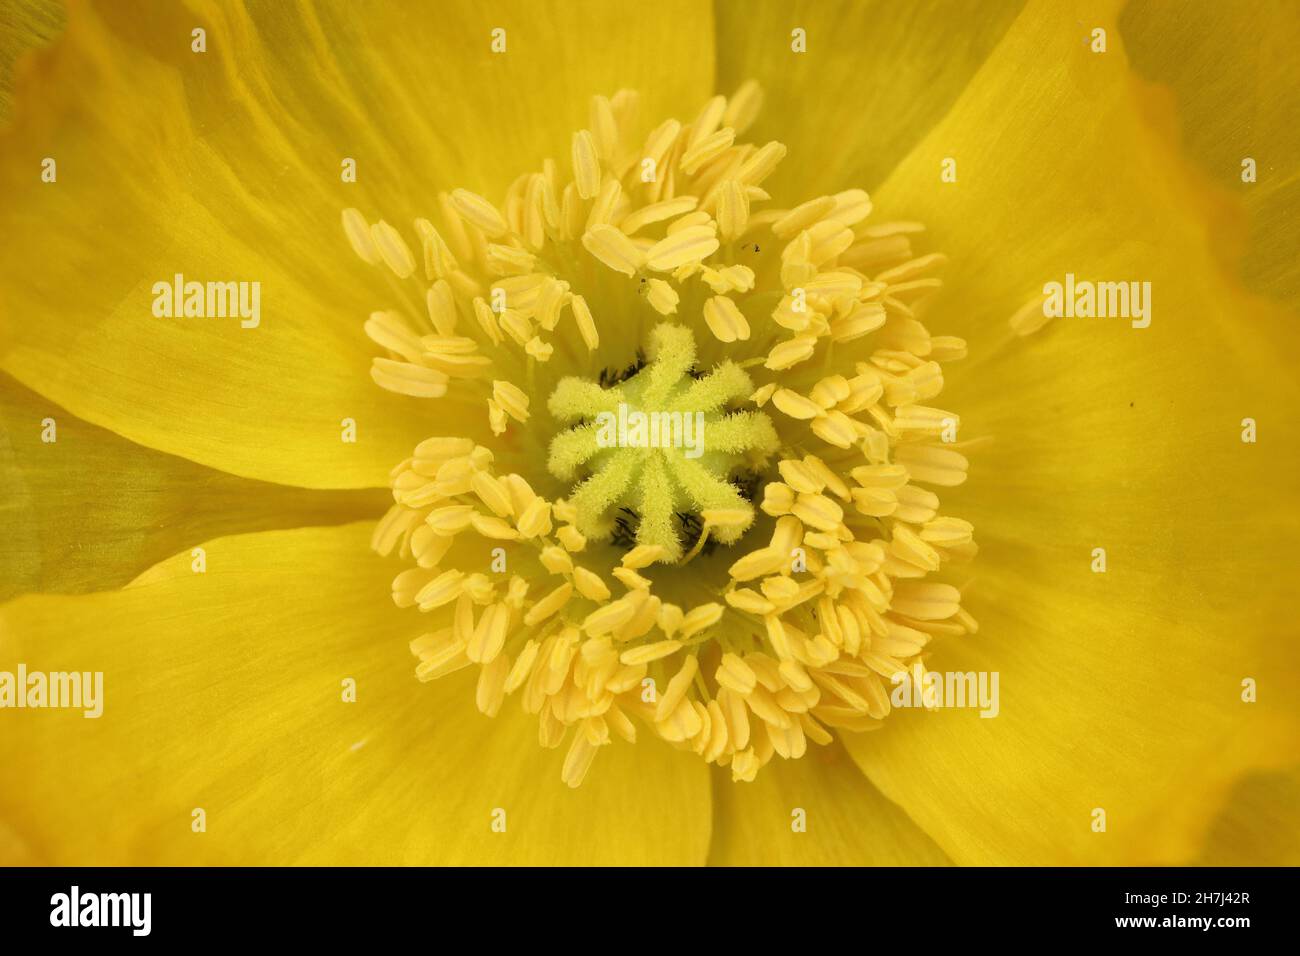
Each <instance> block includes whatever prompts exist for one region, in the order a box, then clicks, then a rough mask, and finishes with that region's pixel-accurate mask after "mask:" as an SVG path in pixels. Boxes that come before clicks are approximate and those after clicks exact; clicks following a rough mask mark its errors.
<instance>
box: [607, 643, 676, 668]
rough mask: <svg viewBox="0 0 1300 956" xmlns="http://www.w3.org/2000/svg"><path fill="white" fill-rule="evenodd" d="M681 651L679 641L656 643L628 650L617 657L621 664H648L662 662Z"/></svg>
mask: <svg viewBox="0 0 1300 956" xmlns="http://www.w3.org/2000/svg"><path fill="white" fill-rule="evenodd" d="M681 649H682V642H681V641H656V642H655V643H653V644H642V645H641V646H640V647H631V648H628V649H627V650H626V651H624V652H623V653H622V654H620V655H619V656H618V659H619V661H620V662H621V663H623V664H649V663H650V662H651V661H658V660H662V659H663V658H665V657H668V656H669V655H670V654H676V653H677V652H678V651H679V650H681Z"/></svg>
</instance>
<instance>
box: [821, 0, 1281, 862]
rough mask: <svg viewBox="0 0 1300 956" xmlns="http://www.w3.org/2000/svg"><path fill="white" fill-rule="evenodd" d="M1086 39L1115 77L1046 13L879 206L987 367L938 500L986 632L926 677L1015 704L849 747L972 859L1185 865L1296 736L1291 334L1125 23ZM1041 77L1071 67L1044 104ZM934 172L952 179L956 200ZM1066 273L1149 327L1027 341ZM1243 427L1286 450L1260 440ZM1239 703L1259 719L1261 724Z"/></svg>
mask: <svg viewBox="0 0 1300 956" xmlns="http://www.w3.org/2000/svg"><path fill="white" fill-rule="evenodd" d="M1088 18H1089V22H1096V23H1097V24H1098V25H1099V26H1103V27H1107V28H1108V33H1109V37H1110V46H1109V52H1108V53H1107V54H1105V55H1097V54H1093V53H1092V52H1091V51H1090V49H1089V48H1088V46H1087V45H1086V44H1085V43H1082V42H1081V41H1080V38H1079V36H1078V33H1077V30H1076V29H1075V27H1074V17H1072V16H1062V14H1061V12H1060V9H1059V5H1057V4H1037V3H1035V4H1031V5H1030V7H1029V8H1027V9H1026V11H1025V13H1023V14H1022V15H1021V17H1020V18H1019V19H1018V20H1017V22H1016V24H1015V26H1014V28H1013V29H1012V30H1011V31H1010V32H1009V33H1008V35H1007V36H1006V38H1005V39H1004V41H1003V43H1002V45H1001V46H1000V47H999V49H998V50H997V52H996V53H995V54H994V55H993V56H992V57H990V58H989V60H988V61H987V62H986V63H985V65H984V67H983V68H982V69H981V71H980V74H979V75H978V76H977V77H976V80H975V82H974V83H973V84H972V86H971V88H970V89H969V90H968V91H967V92H966V93H965V94H963V96H962V97H961V98H960V99H959V100H958V101H957V103H956V104H954V107H953V109H952V111H951V113H950V114H949V115H948V117H947V118H946V119H945V120H944V122H942V123H941V124H939V126H938V127H936V128H935V130H934V131H932V133H931V134H930V135H929V136H927V137H926V138H925V139H924V140H923V141H922V142H921V143H919V144H918V146H917V147H916V149H915V150H914V151H913V153H912V154H911V155H910V156H909V157H908V159H907V160H906V161H905V162H904V163H903V164H902V165H901V166H900V167H899V169H898V170H897V171H896V173H895V174H894V175H893V176H891V178H890V180H889V181H888V182H886V183H885V184H884V186H882V188H881V189H880V190H878V191H877V194H876V197H875V198H876V201H877V204H878V206H879V207H880V208H881V209H882V210H884V215H885V216H887V217H888V216H897V215H898V213H899V211H900V210H902V209H907V215H908V217H909V218H915V219H918V220H921V221H925V222H926V223H927V224H928V225H929V226H930V228H931V231H932V233H933V237H934V238H933V241H934V244H935V246H936V247H938V248H942V249H944V250H945V251H946V252H947V253H948V254H949V256H950V259H951V266H950V268H949V270H948V273H947V276H946V278H945V288H944V291H943V292H942V293H940V295H939V296H938V297H937V300H936V301H935V302H934V304H933V308H932V310H931V312H930V317H929V318H928V320H927V321H928V322H929V324H930V326H931V328H933V329H934V330H935V331H936V332H940V333H947V332H950V331H965V333H966V334H967V336H968V338H969V341H970V343H971V363H970V364H968V365H958V366H954V369H953V372H952V374H951V376H949V377H948V384H949V385H950V386H951V389H949V388H948V387H945V402H949V401H950V402H951V407H954V408H960V409H962V411H963V413H964V414H963V424H962V429H963V433H962V437H964V438H970V437H976V436H979V435H992V436H993V437H994V438H995V439H996V440H995V441H994V442H992V443H988V444H985V445H981V446H979V447H978V449H975V448H972V449H971V454H972V455H973V456H974V459H975V460H974V461H973V462H972V464H971V475H972V480H971V481H970V482H969V484H968V486H965V487H962V488H958V489H955V490H952V491H950V492H946V493H945V495H944V498H943V503H944V511H945V512H949V511H951V513H952V514H953V515H957V516H960V517H962V518H965V519H968V520H970V521H971V522H972V523H973V524H974V526H975V527H976V529H977V534H976V539H977V540H978V541H979V542H980V545H981V553H980V557H979V561H978V566H977V568H978V569H977V571H976V578H975V581H974V583H973V584H972V585H971V586H970V587H969V588H968V589H967V590H966V592H965V597H964V599H963V604H964V605H967V606H969V609H970V611H971V613H972V614H974V616H975V617H976V618H977V619H979V620H980V621H981V624H982V627H981V629H980V632H979V634H978V635H976V636H973V637H972V638H970V639H969V640H963V641H962V642H960V643H956V642H945V643H943V644H942V645H939V646H936V649H935V652H934V654H933V655H932V657H931V659H930V660H929V661H927V667H929V668H931V669H933V670H936V671H950V670H952V671H969V670H977V671H979V670H983V671H998V672H1000V684H1001V689H1002V692H1003V695H1004V696H1003V700H1002V703H1001V712H1000V715H999V716H998V717H997V718H995V719H980V718H979V717H977V716H976V715H975V714H974V713H973V712H972V711H958V710H944V711H939V712H937V713H934V714H927V713H904V714H895V715H893V716H891V718H890V720H889V721H888V722H887V727H886V729H885V731H883V732H882V733H881V734H879V735H876V736H872V735H866V736H860V737H849V738H848V739H847V741H846V743H847V746H848V747H849V749H850V751H851V752H852V753H853V755H854V757H855V759H856V760H857V761H858V762H859V764H860V765H861V766H862V767H863V768H864V769H865V770H866V771H867V773H868V775H869V776H870V777H871V778H872V780H873V781H874V782H875V783H877V784H878V785H879V786H880V787H881V789H882V790H883V791H884V792H885V793H886V794H887V795H889V796H890V797H891V798H892V799H895V800H897V801H898V802H899V803H900V804H902V805H903V806H904V807H905V809H907V811H908V813H909V814H910V815H911V816H912V817H913V819H915V820H917V822H918V823H919V824H920V825H921V826H922V827H923V828H924V829H925V830H926V831H927V832H928V833H930V835H931V836H933V837H934V838H935V840H936V841H937V842H938V843H939V844H940V846H942V847H943V848H944V849H945V851H946V852H948V854H949V855H950V856H951V857H952V858H953V859H954V860H956V861H957V862H960V863H1005V862H1017V863H1047V862H1135V861H1141V862H1164V861H1176V860H1184V859H1188V858H1190V857H1191V855H1192V854H1193V853H1194V852H1195V848H1196V846H1197V842H1198V839H1199V835H1200V834H1201V833H1202V832H1203V831H1204V828H1205V826H1206V825H1207V823H1208V820H1209V818H1210V817H1211V815H1212V814H1213V813H1214V812H1215V811H1216V810H1217V808H1218V806H1219V805H1220V804H1221V803H1222V800H1223V798H1224V794H1225V793H1226V792H1227V789H1228V788H1229V787H1230V785H1231V784H1232V782H1233V781H1235V780H1236V779H1237V778H1238V777H1239V776H1240V775H1241V774H1242V773H1243V772H1245V771H1247V770H1249V769H1251V768H1254V767H1258V766H1264V765H1270V764H1272V763H1273V762H1275V761H1277V760H1278V759H1280V758H1281V756H1282V755H1283V754H1285V753H1287V752H1293V750H1294V740H1295V739H1296V733H1297V731H1296V728H1297V723H1298V722H1297V715H1296V712H1295V710H1296V708H1295V705H1294V704H1293V703H1292V702H1293V701H1294V700H1295V699H1296V697H1297V692H1296V687H1297V685H1296V681H1295V674H1296V673H1297V667H1296V656H1297V652H1296V650H1295V648H1294V645H1293V644H1290V643H1288V642H1285V641H1281V640H1279V639H1278V635H1279V634H1282V633H1285V630H1286V628H1287V627H1288V624H1287V622H1288V621H1289V620H1290V619H1291V616H1292V615H1291V608H1292V606H1293V595H1294V591H1295V586H1296V579H1295V574H1294V571H1293V570H1291V569H1292V568H1293V567H1294V561H1293V559H1292V558H1291V556H1290V552H1289V545H1288V544H1287V543H1286V542H1288V541H1290V540H1294V536H1295V534H1296V530H1297V525H1298V524H1300V523H1298V522H1297V520H1296V519H1295V517H1294V514H1293V511H1294V509H1292V508H1290V506H1289V503H1290V501H1291V500H1292V498H1293V487H1292V486H1293V479H1292V478H1291V477H1290V476H1293V475H1294V474H1295V472H1296V470H1297V466H1298V465H1300V453H1298V452H1297V448H1298V447H1300V442H1298V441H1297V436H1296V431H1295V426H1294V424H1292V423H1291V422H1289V421H1287V420H1284V419H1283V418H1281V417H1279V416H1277V415H1276V414H1275V412H1274V410H1276V409H1279V408H1293V407H1295V406H1296V403H1297V400H1298V399H1300V395H1297V388H1296V385H1295V382H1294V377H1293V375H1292V374H1291V372H1290V371H1289V370H1288V368H1287V367H1286V365H1285V364H1284V363H1283V361H1282V360H1281V357H1282V356H1288V355H1289V354H1290V353H1292V352H1293V351H1294V341H1295V338H1294V332H1292V331H1290V330H1289V329H1288V328H1287V326H1286V325H1285V324H1284V322H1283V321H1282V320H1281V317H1280V316H1279V315H1278V314H1277V312H1276V311H1275V310H1272V309H1270V308H1269V307H1268V306H1267V305H1265V304H1263V303H1260V302H1256V301H1252V300H1249V299H1247V298H1246V297H1244V296H1242V295H1240V294H1239V292H1237V291H1236V289H1235V287H1234V284H1233V282H1232V280H1231V278H1230V277H1228V276H1225V275H1224V274H1223V273H1222V272H1221V271H1220V268H1219V266H1218V264H1217V263H1216V262H1215V260H1214V256H1213V252H1212V250H1211V249H1210V248H1208V246H1207V240H1206V236H1207V233H1208V231H1209V226H1208V224H1207V221H1206V217H1207V216H1209V215H1211V214H1213V213H1214V212H1215V211H1221V209H1222V206H1221V204H1220V203H1218V201H1217V200H1216V198H1215V197H1213V196H1207V195H1205V194H1203V193H1199V192H1196V191H1194V189H1193V187H1194V185H1195V183H1194V181H1193V180H1192V179H1190V178H1189V177H1188V176H1187V175H1186V173H1185V169H1184V168H1183V167H1182V166H1181V165H1180V163H1179V161H1178V158H1177V157H1176V156H1175V155H1174V154H1173V153H1172V152H1170V151H1169V149H1168V145H1167V143H1166V142H1165V141H1164V140H1163V139H1161V138H1160V137H1159V136H1157V135H1156V134H1155V133H1153V132H1152V128H1151V127H1150V126H1148V125H1147V122H1146V119H1145V116H1146V114H1145V113H1144V112H1143V111H1144V110H1146V109H1147V108H1149V106H1150V104H1149V103H1148V102H1146V101H1145V100H1141V99H1137V98H1135V97H1134V89H1135V88H1134V85H1133V83H1132V78H1131V76H1130V75H1129V74H1128V72H1127V71H1126V69H1125V61H1124V56H1123V49H1122V43H1121V41H1120V40H1119V39H1118V37H1119V31H1118V30H1117V29H1116V28H1115V23H1114V21H1113V17H1109V18H1108V17H1107V16H1106V15H1104V11H1098V10H1096V9H1094V8H1089V13H1088ZM1026 63H1037V64H1054V65H1055V66H1053V67H1052V68H1051V69H1050V70H1048V71H1047V73H1046V74H1045V76H1044V77H1043V78H1042V81H1041V82H1034V83H1026V82H1025V80H1024V64H1026ZM1048 117H1052V119H1050V120H1048V119H1047V118H1048ZM995 143H996V144H997V145H996V146H994V144H995ZM945 156H955V157H959V159H958V181H957V182H956V183H953V184H941V183H939V182H938V178H937V177H938V170H939V163H940V160H941V159H942V158H943V157H945ZM1009 197H1015V201H1014V202H1011V201H1009ZM1070 210H1074V211H1077V214H1076V213H1075V212H1067V211H1070ZM1066 272H1075V273H1076V274H1078V275H1079V276H1080V277H1086V278H1090V279H1113V280H1143V281H1150V282H1151V283H1152V289H1153V292H1152V303H1153V310H1152V322H1151V324H1150V327H1148V328H1144V329H1135V328H1133V327H1131V324H1130V323H1129V321H1128V320H1125V319H1096V320H1087V319H1059V320H1053V321H1052V322H1050V323H1048V325H1047V326H1046V327H1045V328H1043V329H1042V330H1041V331H1039V332H1038V333H1036V334H1035V335H1034V336H1031V337H1028V338H1023V339H1022V338H1017V337H1015V336H1014V334H1013V333H1012V331H1011V330H1010V329H1009V328H1007V327H1006V320H1007V318H1009V317H1010V316H1011V315H1012V314H1013V313H1014V312H1015V311H1016V309H1017V308H1018V307H1019V306H1020V305H1021V304H1023V302H1024V301H1026V300H1027V299H1029V298H1031V297H1032V296H1033V295H1035V294H1040V293H1041V291H1042V285H1043V283H1044V282H1047V281H1050V280H1057V281H1060V280H1062V279H1063V278H1064V276H1065V274H1066ZM963 326H964V329H963V328H962V327H963ZM1292 328H1293V327H1292ZM949 391H951V392H952V397H951V399H949V397H948V395H949ZM1248 416H1261V417H1262V419H1263V420H1266V421H1268V422H1269V428H1270V429H1271V430H1272V434H1273V438H1272V440H1270V441H1268V442H1263V441H1261V442H1260V443H1258V444H1246V443H1243V442H1242V441H1241V438H1240V435H1241V424H1240V422H1241V420H1242V419H1243V418H1244V417H1248ZM1095 548H1105V549H1106V554H1107V570H1106V572H1105V573H1094V572H1093V571H1092V563H1093V560H1094V558H1093V549H1095ZM1246 678H1253V679H1255V680H1256V681H1257V682H1258V683H1259V685H1260V686H1261V687H1270V688H1271V689H1272V690H1271V694H1270V697H1269V698H1268V699H1267V700H1265V699H1264V698H1263V697H1262V696H1261V698H1260V701H1259V702H1258V703H1255V704H1248V703H1245V702H1243V700H1242V699H1241V693H1242V687H1241V682H1242V681H1243V680H1244V679H1246ZM1097 809H1100V810H1104V811H1105V813H1106V816H1107V827H1108V829H1107V831H1106V832H1105V833H1096V832H1093V829H1092V814H1093V811H1094V810H1097Z"/></svg>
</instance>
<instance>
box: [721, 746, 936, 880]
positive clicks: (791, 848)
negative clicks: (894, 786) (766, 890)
mask: <svg viewBox="0 0 1300 956" xmlns="http://www.w3.org/2000/svg"><path fill="white" fill-rule="evenodd" d="M713 794H714V796H713V799H714V811H715V813H714V824H713V843H712V846H711V847H710V848H709V863H710V865H716V866H946V865H949V860H948V858H947V857H946V856H944V853H943V851H942V850H940V849H939V848H938V847H937V846H936V845H935V843H934V841H933V840H931V839H930V838H929V837H928V836H926V835H925V833H924V832H923V831H922V830H921V829H920V828H919V827H917V825H916V824H915V823H913V822H912V821H911V820H909V819H908V818H907V814H905V813H904V812H903V811H902V810H901V809H900V808H899V807H897V806H896V805H894V804H892V803H890V802H889V801H888V800H887V799H885V797H884V796H883V795H881V793H880V791H879V790H877V789H876V788H875V787H873V786H872V785H871V783H870V782H869V781H868V780H867V779H866V778H865V777H864V776H862V774H861V773H860V772H859V771H858V768H857V766H856V765H855V764H854V763H853V761H852V760H850V759H849V757H848V755H847V754H845V753H844V752H843V750H842V749H841V748H840V747H838V746H836V745H833V744H832V745H830V746H828V747H826V748H816V749H814V748H813V747H811V746H810V748H809V753H808V754H807V755H806V756H805V757H803V759H801V760H780V759H774V760H772V761H771V762H769V763H768V764H767V766H765V767H764V768H763V769H762V770H760V771H759V772H758V776H757V777H756V778H755V779H754V780H753V782H751V783H732V782H731V772H730V771H729V770H727V769H725V768H724V769H722V770H721V771H716V772H715V775H714V789H713ZM798 811H803V813H802V815H800V814H799V813H798ZM797 822H800V823H802V825H803V826H804V827H805V829H804V830H803V831H802V832H798V831H796V830H795V829H794V825H795V824H796V823H797Z"/></svg>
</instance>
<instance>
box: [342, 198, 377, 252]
mask: <svg viewBox="0 0 1300 956" xmlns="http://www.w3.org/2000/svg"><path fill="white" fill-rule="evenodd" d="M343 234H344V235H345V236H347V239H348V244H349V245H350V246H352V251H353V252H355V253H356V254H357V255H358V256H359V257H360V258H361V260H362V261H363V262H365V263H366V264H367V265H372V266H377V265H379V263H380V262H382V261H383V259H382V258H381V257H380V255H379V250H378V249H376V248H375V242H374V239H372V238H371V233H370V223H368V222H366V217H365V216H363V215H362V214H361V211H360V210H358V209H351V208H349V209H344V210H343Z"/></svg>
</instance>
